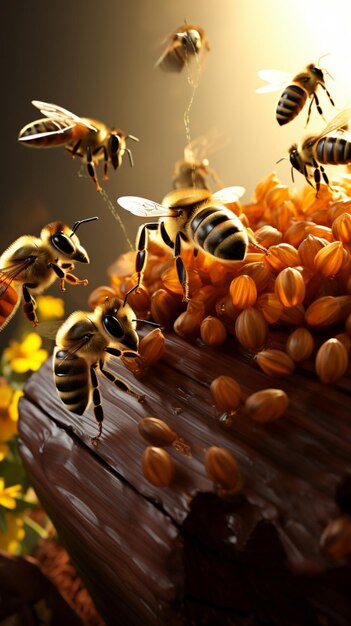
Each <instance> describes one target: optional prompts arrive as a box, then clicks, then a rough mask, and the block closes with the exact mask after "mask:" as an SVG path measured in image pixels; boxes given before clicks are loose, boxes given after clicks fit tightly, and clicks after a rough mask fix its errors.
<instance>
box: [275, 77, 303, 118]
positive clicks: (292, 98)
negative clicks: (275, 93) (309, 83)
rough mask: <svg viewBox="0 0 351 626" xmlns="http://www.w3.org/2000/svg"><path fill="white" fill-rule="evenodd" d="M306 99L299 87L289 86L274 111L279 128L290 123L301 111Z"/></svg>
mask: <svg viewBox="0 0 351 626" xmlns="http://www.w3.org/2000/svg"><path fill="white" fill-rule="evenodd" d="M306 99H307V92H306V91H305V90H304V89H302V87H300V86H299V85H289V86H288V87H286V89H285V90H284V91H283V93H282V95H281V96H280V98H279V102H278V104H277V110H276V118H277V122H278V124H279V125H280V126H283V125H284V124H287V123H288V122H291V120H293V119H294V118H295V117H296V116H297V115H298V114H299V113H300V111H301V109H302V108H303V106H304V104H305V102H306Z"/></svg>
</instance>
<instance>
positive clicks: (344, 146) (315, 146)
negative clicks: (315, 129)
mask: <svg viewBox="0 0 351 626" xmlns="http://www.w3.org/2000/svg"><path fill="white" fill-rule="evenodd" d="M350 117H351V108H349V109H344V110H343V111H341V112H340V113H338V114H337V115H336V116H335V117H334V118H333V119H332V120H331V122H329V124H327V126H326V127H325V128H324V130H323V131H322V132H321V133H320V135H315V136H309V137H305V139H304V140H303V141H302V143H301V144H300V145H297V144H293V145H292V146H291V147H290V149H289V160H290V163H291V166H292V169H291V173H292V178H293V168H295V169H296V170H297V171H298V172H300V173H301V174H302V175H303V176H304V177H305V179H306V182H307V183H308V184H309V185H311V186H312V187H313V186H315V188H316V191H317V194H318V191H319V188H320V182H321V178H323V180H324V182H325V183H326V185H328V184H329V180H328V176H327V174H326V172H325V171H324V168H323V165H322V164H328V165H343V164H347V163H351V135H350V134H349V133H347V132H344V130H343V127H345V125H346V124H347V122H348V120H349V119H350ZM331 133H334V134H331ZM280 160H281V159H280ZM311 178H313V181H314V185H313V183H312V182H311V180H310V179H311ZM293 180H294V178H293Z"/></svg>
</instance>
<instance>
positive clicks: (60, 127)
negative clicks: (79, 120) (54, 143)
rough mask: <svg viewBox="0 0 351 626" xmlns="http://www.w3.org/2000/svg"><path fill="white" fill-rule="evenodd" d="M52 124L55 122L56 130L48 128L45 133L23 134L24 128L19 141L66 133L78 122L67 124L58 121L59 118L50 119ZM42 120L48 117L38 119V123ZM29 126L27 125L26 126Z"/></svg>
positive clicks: (44, 120)
mask: <svg viewBox="0 0 351 626" xmlns="http://www.w3.org/2000/svg"><path fill="white" fill-rule="evenodd" d="M50 121H51V123H52V124H54V126H55V130H48V131H45V132H44V133H34V134H29V135H21V133H22V132H23V131H24V130H25V129H22V130H21V133H20V135H19V137H18V141H33V139H40V138H42V137H49V136H50V137H51V136H53V135H64V134H65V133H67V132H68V131H69V130H71V129H72V128H74V127H75V126H76V124H75V123H74V124H69V125H67V124H65V123H64V122H63V121H60V122H58V121H57V120H50ZM42 122H45V123H46V122H47V119H46V118H44V119H42V120H38V122H37V123H38V124H41V123H42ZM25 128H27V127H25Z"/></svg>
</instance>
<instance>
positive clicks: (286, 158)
mask: <svg viewBox="0 0 351 626" xmlns="http://www.w3.org/2000/svg"><path fill="white" fill-rule="evenodd" d="M281 161H289V159H288V157H285V156H284V157H282V158H281V159H279V161H276V164H277V163H280V162H281Z"/></svg>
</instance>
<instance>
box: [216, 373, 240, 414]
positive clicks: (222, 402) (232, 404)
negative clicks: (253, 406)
mask: <svg viewBox="0 0 351 626" xmlns="http://www.w3.org/2000/svg"><path fill="white" fill-rule="evenodd" d="M210 391H211V396H212V400H213V402H214V404H215V406H216V408H217V409H218V410H219V411H223V412H230V411H233V410H235V409H237V408H238V406H239V405H240V403H241V400H242V392H241V388H240V385H239V383H237V382H236V380H234V378H232V377H231V376H218V378H215V379H214V380H213V381H212V383H211V386H210Z"/></svg>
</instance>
